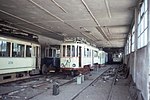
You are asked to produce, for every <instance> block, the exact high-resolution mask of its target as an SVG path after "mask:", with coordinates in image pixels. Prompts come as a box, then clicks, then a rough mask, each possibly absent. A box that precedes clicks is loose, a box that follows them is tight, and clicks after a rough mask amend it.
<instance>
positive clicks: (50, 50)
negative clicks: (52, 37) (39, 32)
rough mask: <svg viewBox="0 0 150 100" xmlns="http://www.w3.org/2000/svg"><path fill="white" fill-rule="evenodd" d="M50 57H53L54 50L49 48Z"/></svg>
mask: <svg viewBox="0 0 150 100" xmlns="http://www.w3.org/2000/svg"><path fill="white" fill-rule="evenodd" d="M49 57H52V49H51V48H49Z"/></svg>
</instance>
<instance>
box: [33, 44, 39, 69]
mask: <svg viewBox="0 0 150 100" xmlns="http://www.w3.org/2000/svg"><path fill="white" fill-rule="evenodd" d="M34 52H35V55H34V56H35V60H36V61H35V67H36V69H39V67H40V47H39V46H36V47H34Z"/></svg>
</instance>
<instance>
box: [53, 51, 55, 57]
mask: <svg viewBox="0 0 150 100" xmlns="http://www.w3.org/2000/svg"><path fill="white" fill-rule="evenodd" d="M53 57H56V49H53Z"/></svg>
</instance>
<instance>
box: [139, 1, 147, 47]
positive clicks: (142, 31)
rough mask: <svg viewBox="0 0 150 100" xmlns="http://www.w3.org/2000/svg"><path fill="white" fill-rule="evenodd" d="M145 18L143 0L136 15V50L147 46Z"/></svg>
mask: <svg viewBox="0 0 150 100" xmlns="http://www.w3.org/2000/svg"><path fill="white" fill-rule="evenodd" d="M147 16H148V11H147V0H145V1H144V3H143V4H142V6H141V9H140V12H139V14H138V49H139V48H142V47H144V46H145V45H147V31H148V23H147V21H148V20H147Z"/></svg>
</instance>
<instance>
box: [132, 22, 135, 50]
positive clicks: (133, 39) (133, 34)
mask: <svg viewBox="0 0 150 100" xmlns="http://www.w3.org/2000/svg"><path fill="white" fill-rule="evenodd" d="M131 40H132V42H131V51H132V52H133V51H134V41H135V25H134V26H133V28H132V39H131Z"/></svg>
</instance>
